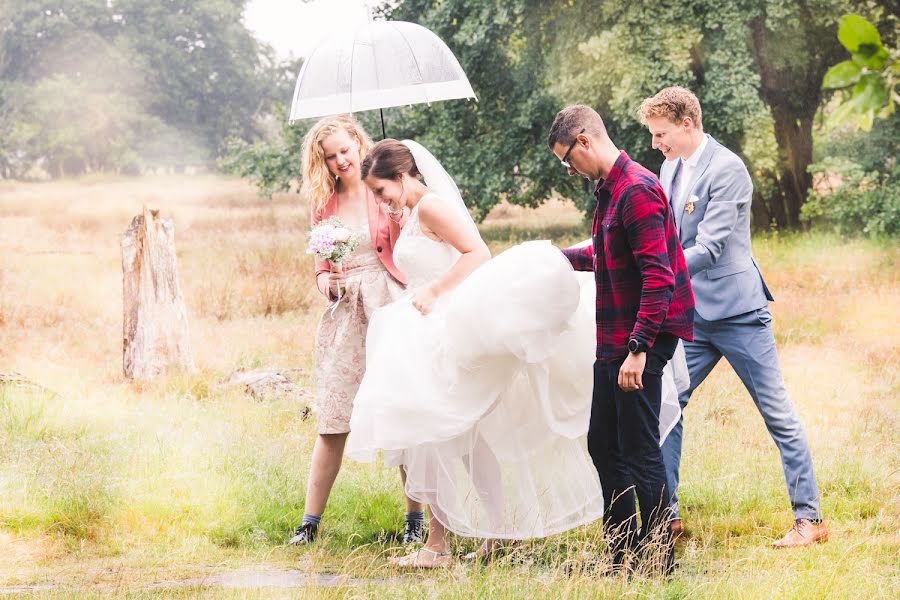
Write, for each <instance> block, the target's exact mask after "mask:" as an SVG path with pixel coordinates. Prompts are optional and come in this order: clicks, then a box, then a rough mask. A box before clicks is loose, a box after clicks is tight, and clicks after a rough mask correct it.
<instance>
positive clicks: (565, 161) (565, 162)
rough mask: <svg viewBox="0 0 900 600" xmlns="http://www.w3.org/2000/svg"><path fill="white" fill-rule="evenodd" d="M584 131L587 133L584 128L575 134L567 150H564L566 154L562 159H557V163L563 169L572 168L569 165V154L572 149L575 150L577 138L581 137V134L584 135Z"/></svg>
mask: <svg viewBox="0 0 900 600" xmlns="http://www.w3.org/2000/svg"><path fill="white" fill-rule="evenodd" d="M585 131H587V128H584V129H582V130H581V131H579V132H578V133H577V134H575V139H573V140H572V143H571V144H569V149H568V150H566V153H565V154H563V157H562V158H561V159H559V162H561V163H562V166H564V167H565V168H567V169H571V168H572V165H570V164H569V154H570V153H571V152H572V149H573V148H575V143H576V142H578V136H579V135H581V134H582V133H584V132H585Z"/></svg>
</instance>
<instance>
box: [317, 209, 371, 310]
mask: <svg viewBox="0 0 900 600" xmlns="http://www.w3.org/2000/svg"><path fill="white" fill-rule="evenodd" d="M357 245H359V239H357V237H356V236H355V235H353V232H352V231H350V229H348V228H347V227H346V226H345V225H344V223H343V222H341V220H340V219H338V218H337V217H329V218H328V219H325V220H323V221H320V222H319V223H318V224H317V225H316V226H315V227H313V228H312V229H311V230H310V232H309V245H308V246H307V248H306V253H307V254H315V255H316V256H317V257H318V258H319V259H320V260H327V261H329V262H330V263H331V272H332V273H340V272H341V271H343V265H342V263H343V262H344V260H345V259H346V258H347V257H348V256H350V254H351V253H352V252H353V251H354V250H355V249H356V246H357ZM342 291H343V290H341V289H340V288H338V302H340V301H341V293H342Z"/></svg>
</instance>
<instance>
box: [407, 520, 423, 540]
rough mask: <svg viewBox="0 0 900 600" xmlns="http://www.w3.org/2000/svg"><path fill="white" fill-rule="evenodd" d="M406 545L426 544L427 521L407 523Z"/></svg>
mask: <svg viewBox="0 0 900 600" xmlns="http://www.w3.org/2000/svg"><path fill="white" fill-rule="evenodd" d="M403 543H404V544H424V543H425V521H407V522H406V527H404V529H403Z"/></svg>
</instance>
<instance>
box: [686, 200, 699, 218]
mask: <svg viewBox="0 0 900 600" xmlns="http://www.w3.org/2000/svg"><path fill="white" fill-rule="evenodd" d="M697 200H698V198H697V196H691V197H690V199H689V200H688V201H687V204H685V205H684V210H686V211H687V214H689V215H690V214H693V213H694V203H695V202H696V201H697Z"/></svg>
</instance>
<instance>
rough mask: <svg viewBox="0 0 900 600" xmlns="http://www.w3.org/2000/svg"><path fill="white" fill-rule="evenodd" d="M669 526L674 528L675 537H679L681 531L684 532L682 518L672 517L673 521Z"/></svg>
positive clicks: (673, 535)
mask: <svg viewBox="0 0 900 600" xmlns="http://www.w3.org/2000/svg"><path fill="white" fill-rule="evenodd" d="M669 526H670V527H671V528H672V537H673V538H677V537H678V536H680V535H681V532H682V529H681V519H672V522H671V523H670V524H669Z"/></svg>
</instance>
